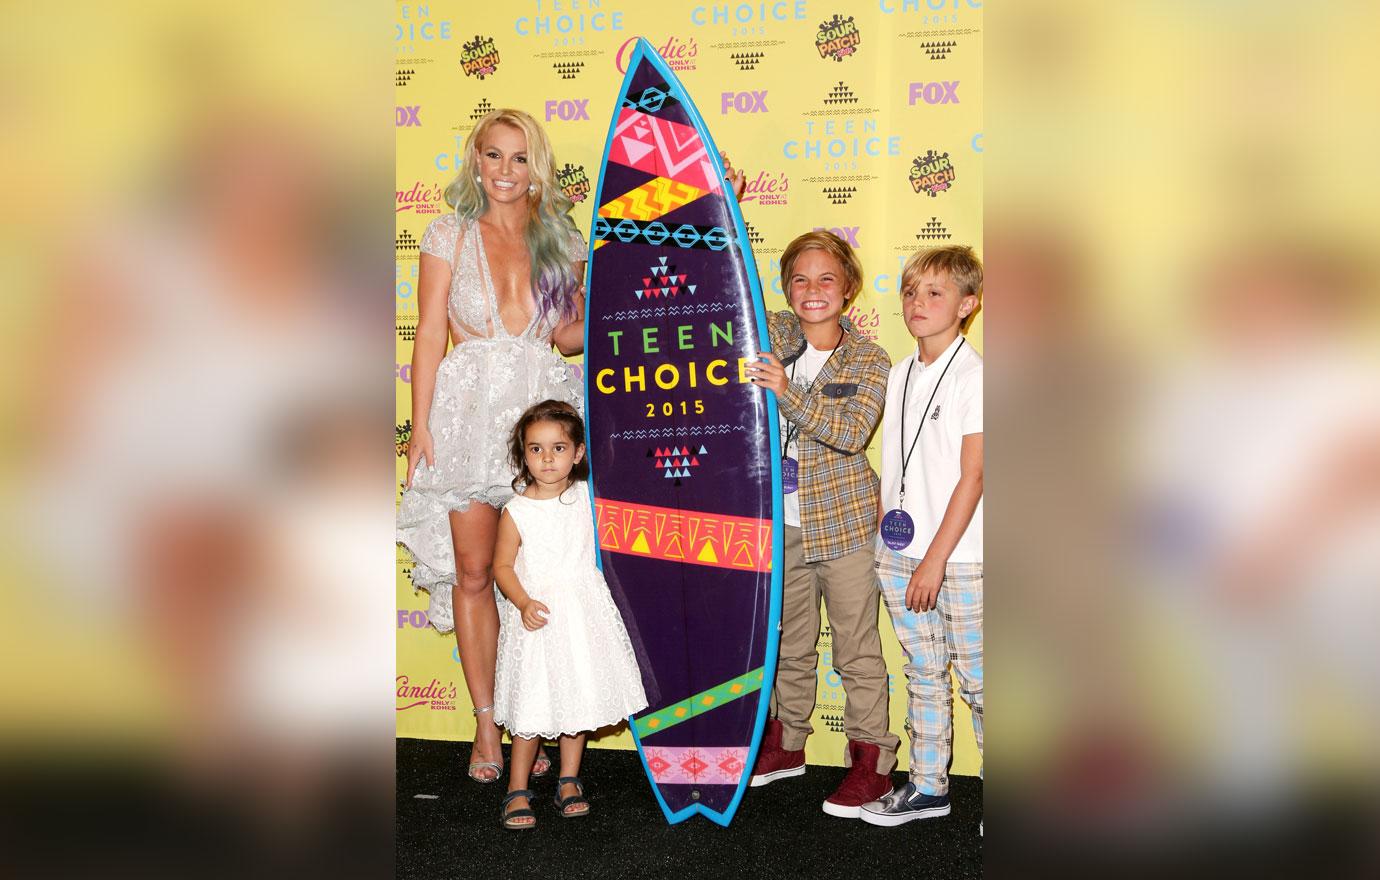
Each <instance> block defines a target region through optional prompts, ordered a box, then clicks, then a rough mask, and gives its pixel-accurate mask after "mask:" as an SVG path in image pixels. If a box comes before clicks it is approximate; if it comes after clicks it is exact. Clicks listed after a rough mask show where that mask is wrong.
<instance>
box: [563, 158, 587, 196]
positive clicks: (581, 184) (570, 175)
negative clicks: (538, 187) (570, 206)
mask: <svg viewBox="0 0 1380 880" xmlns="http://www.w3.org/2000/svg"><path fill="white" fill-rule="evenodd" d="M556 183H557V185H559V186H560V188H561V192H563V193H565V197H566V198H568V199H570V200H571V201H572V202H583V201H584V200H585V196H586V195H588V194H589V175H588V174H586V173H585V166H583V165H571V164H570V163H568V162H567V163H566V165H565V167H563V168H561V170H560V171H558V172H556Z"/></svg>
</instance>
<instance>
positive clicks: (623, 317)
mask: <svg viewBox="0 0 1380 880" xmlns="http://www.w3.org/2000/svg"><path fill="white" fill-rule="evenodd" d="M737 309H738V305H737V304H736V303H728V302H701V303H694V304H690V303H686V304H685V305H679V306H666V307H664V308H659V309H623V310H622V311H618V312H613V313H612V314H608V315H605V316H604V320H605V321H637V320H642V319H646V318H660V317H661V316H663V315H665V316H668V317H674V316H675V315H707V314H709V313H710V312H731V311H736V310H737Z"/></svg>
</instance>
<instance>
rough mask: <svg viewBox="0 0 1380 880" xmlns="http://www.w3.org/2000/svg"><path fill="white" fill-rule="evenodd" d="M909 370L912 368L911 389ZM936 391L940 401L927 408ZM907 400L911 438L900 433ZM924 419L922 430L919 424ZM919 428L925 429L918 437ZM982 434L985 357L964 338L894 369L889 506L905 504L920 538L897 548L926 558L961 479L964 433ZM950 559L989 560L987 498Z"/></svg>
mask: <svg viewBox="0 0 1380 880" xmlns="http://www.w3.org/2000/svg"><path fill="white" fill-rule="evenodd" d="M960 346H961V347H960ZM950 358H953V365H952V366H950V367H949V369H948V372H947V373H944V367H945V365H946V364H948V363H949V359H950ZM907 372H909V373H910V383H909V384H910V387H909V389H908V390H907V389H906V373H907ZM941 373H943V374H944V381H943V382H942V383H941V384H940V386H939V390H938V391H935V382H937V381H939V377H940V374H941ZM903 393H904V394H905V401H904V403H903V402H902V400H901V395H902V394H903ZM932 393H933V394H934V401H933V402H931V403H930V404H929V408H928V409H927V410H926V411H924V412H922V411H921V410H922V408H924V407H925V403H926V402H927V401H929V400H930V395H931V394H932ZM902 406H904V407H905V417H906V435H905V437H904V438H902V437H901V409H902ZM921 422H923V423H924V428H923V429H920V424H921ZM917 430H919V433H920V436H919V440H918V441H916V431H917ZM981 433H982V357H981V355H979V354H978V353H977V352H976V351H975V350H974V349H973V347H972V346H971V345H969V344H968V343H967V342H966V341H965V340H964V338H963V337H962V336H959V337H958V339H955V340H954V342H953V344H952V345H950V346H949V347H948V348H947V349H945V350H944V352H943V353H942V354H941V355H939V357H937V358H935V359H934V363H932V364H930V365H929V366H925V364H924V362H923V361H921V360H920V359H919V358H918V357H917V356H916V355H915V354H912V355H910V356H909V357H907V358H905V359H903V360H901V361H900V362H899V363H897V364H896V366H894V367H892V368H891V374H890V376H888V378H887V383H886V409H885V410H884V411H883V413H882V510H883V512H885V511H890V510H894V509H896V508H897V507H898V506H900V507H901V508H902V509H903V510H905V512H906V513H908V514H910V517H911V519H912V520H913V521H914V523H915V537H914V538H913V539H912V540H911V542H910V544H909V545H907V546H906V547H903V548H901V549H900V550H898V551H896V552H898V553H900V554H901V555H902V556H909V557H911V558H912V559H921V558H923V557H924V555H925V551H926V550H928V549H929V546H930V541H932V540H933V539H934V535H935V532H937V531H939V523H940V522H941V521H942V520H943V519H944V511H945V510H946V509H948V506H949V499H950V498H951V497H952V496H953V493H954V488H955V487H956V486H957V485H958V476H959V454H960V452H961V451H962V447H963V437H964V435H965V434H981ZM903 443H904V446H905V449H906V451H910V448H911V444H912V443H915V449H914V451H913V452H911V453H910V456H909V459H908V462H909V463H908V465H907V467H906V468H905V477H906V498H905V504H904V505H901V503H900V498H901V452H902V444H903ZM949 561H950V562H982V500H981V499H978V503H977V509H976V510H974V511H973V519H972V521H971V522H970V523H968V528H967V530H966V531H964V533H963V537H962V538H960V539H959V541H958V544H957V545H956V546H955V547H954V552H953V553H952V554H951V555H950V556H949Z"/></svg>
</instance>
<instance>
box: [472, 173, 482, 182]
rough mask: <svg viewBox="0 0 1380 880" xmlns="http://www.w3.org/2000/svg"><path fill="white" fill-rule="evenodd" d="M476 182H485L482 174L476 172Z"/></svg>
mask: <svg viewBox="0 0 1380 880" xmlns="http://www.w3.org/2000/svg"><path fill="white" fill-rule="evenodd" d="M474 182H475V183H483V182H484V178H483V177H482V176H481V175H478V174H476V175H475V176H474Z"/></svg>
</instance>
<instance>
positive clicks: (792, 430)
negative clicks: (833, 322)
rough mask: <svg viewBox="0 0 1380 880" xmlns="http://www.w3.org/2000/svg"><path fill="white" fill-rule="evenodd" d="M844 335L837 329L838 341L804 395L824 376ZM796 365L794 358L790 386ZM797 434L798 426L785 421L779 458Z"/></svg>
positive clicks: (783, 456)
mask: <svg viewBox="0 0 1380 880" xmlns="http://www.w3.org/2000/svg"><path fill="white" fill-rule="evenodd" d="M844 335H845V334H844V332H843V327H839V341H838V342H835V343H834V347H833V348H831V349H829V356H828V357H827V358H825V359H824V363H822V364H820V365H819V372H818V373H815V377H814V378H813V379H811V380H810V387H808V388H806V389H805V393H806V394H809V393H810V392H811V391H814V390H815V382H817V381H819V377H820V376H823V375H824V368H825V367H827V366H829V362H830V361H831V360H833V359H834V352H836V351H838V350H839V346H840V345H843V337H844ZM805 345H806V348H807V350H808V348H809V345H810V343H809V341H808V340H807V341H806V342H805ZM802 354H803V352H802ZM798 363H800V358H796V359H795V360H793V361H791V377H790V379H789V380H788V381H790V382H791V383H792V384H794V383H795V365H796V364H798ZM799 433H800V426H799V425H797V424H795V423H794V422H792V421H791V420H790V419H787V420H786V441H785V442H784V443H782V444H781V457H782V458H785V457H786V450H787V449H790V448H791V441H792V440H794V439H795V438H796V435H798V434H799Z"/></svg>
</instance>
